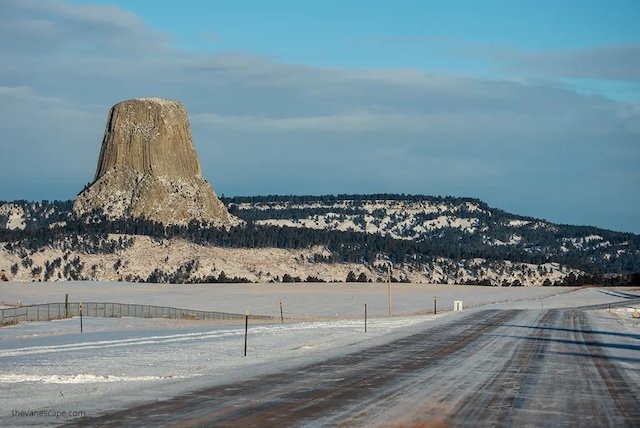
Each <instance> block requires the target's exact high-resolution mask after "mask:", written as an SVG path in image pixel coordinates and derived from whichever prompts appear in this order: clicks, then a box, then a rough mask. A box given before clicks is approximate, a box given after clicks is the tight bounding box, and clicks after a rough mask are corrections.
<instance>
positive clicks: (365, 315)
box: [364, 303, 367, 333]
mask: <svg viewBox="0 0 640 428" xmlns="http://www.w3.org/2000/svg"><path fill="white" fill-rule="evenodd" d="M364 332H365V333H366V332H367V304H366V303H365V304H364Z"/></svg>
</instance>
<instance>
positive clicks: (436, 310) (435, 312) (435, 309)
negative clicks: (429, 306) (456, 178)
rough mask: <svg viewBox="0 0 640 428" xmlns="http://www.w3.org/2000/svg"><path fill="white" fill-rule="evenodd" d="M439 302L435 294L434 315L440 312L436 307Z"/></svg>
mask: <svg viewBox="0 0 640 428" xmlns="http://www.w3.org/2000/svg"><path fill="white" fill-rule="evenodd" d="M436 304H437V298H436V295H435V294H434V295H433V315H436V314H437V313H438V309H437V307H436Z"/></svg>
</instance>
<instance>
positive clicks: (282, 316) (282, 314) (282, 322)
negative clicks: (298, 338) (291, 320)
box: [280, 299, 284, 324]
mask: <svg viewBox="0 0 640 428" xmlns="http://www.w3.org/2000/svg"><path fill="white" fill-rule="evenodd" d="M280 323H281V324H284V313H283V312H282V299H280Z"/></svg>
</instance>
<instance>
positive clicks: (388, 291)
mask: <svg viewBox="0 0 640 428" xmlns="http://www.w3.org/2000/svg"><path fill="white" fill-rule="evenodd" d="M387 294H388V295H389V316H391V265H388V266H387Z"/></svg>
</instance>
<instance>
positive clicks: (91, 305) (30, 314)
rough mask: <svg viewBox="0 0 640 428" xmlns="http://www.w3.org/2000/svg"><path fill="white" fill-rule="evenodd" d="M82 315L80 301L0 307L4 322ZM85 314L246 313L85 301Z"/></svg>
mask: <svg viewBox="0 0 640 428" xmlns="http://www.w3.org/2000/svg"><path fill="white" fill-rule="evenodd" d="M79 315H80V302H73V303H72V302H69V303H43V304H39V305H26V306H16V307H13V308H5V309H0V325H6V324H15V323H18V322H21V321H50V320H55V319H63V318H70V317H74V316H79ZM82 315H83V316H85V317H102V318H120V317H136V318H171V319H190V320H207V319H210V320H238V321H240V320H244V319H245V316H246V315H244V314H232V313H227V312H215V311H198V310H193V309H181V308H173V307H169V306H153V305H138V304H131V303H115V302H82ZM249 318H250V319H253V320H272V319H273V317H272V316H267V315H249Z"/></svg>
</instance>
